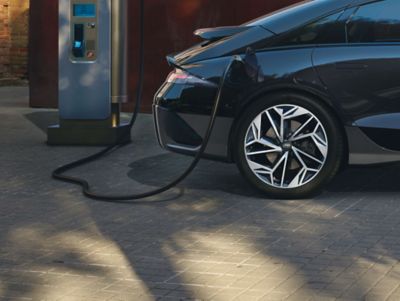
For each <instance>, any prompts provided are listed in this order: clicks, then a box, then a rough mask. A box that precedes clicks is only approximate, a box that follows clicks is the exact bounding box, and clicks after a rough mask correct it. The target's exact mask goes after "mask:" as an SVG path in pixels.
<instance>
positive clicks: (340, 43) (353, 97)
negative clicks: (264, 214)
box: [154, 0, 400, 198]
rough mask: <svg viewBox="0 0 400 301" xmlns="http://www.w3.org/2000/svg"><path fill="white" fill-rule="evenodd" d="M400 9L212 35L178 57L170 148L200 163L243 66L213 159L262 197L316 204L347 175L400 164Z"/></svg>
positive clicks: (350, 6)
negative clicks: (316, 196)
mask: <svg viewBox="0 0 400 301" xmlns="http://www.w3.org/2000/svg"><path fill="white" fill-rule="evenodd" d="M399 12H400V1H399V0H380V1H377V0H374V1H371V0H314V1H305V2H301V3H299V4H297V5H294V6H291V7H289V8H286V9H283V10H281V11H278V12H275V13H272V14H269V15H267V16H264V17H261V18H259V19H257V20H255V21H251V22H249V23H246V24H244V25H241V26H234V27H220V28H211V29H201V30H198V31H196V35H198V36H199V37H201V38H202V39H203V42H202V43H200V44H198V45H196V46H194V47H192V48H190V49H189V50H186V51H184V52H182V53H178V54H175V55H171V56H169V57H168V61H169V64H170V65H171V66H173V67H175V71H174V72H172V73H171V74H170V75H169V77H168V79H167V81H166V82H165V83H164V84H163V85H162V87H161V88H160V90H159V91H158V92H157V94H156V96H155V100H154V114H155V117H156V118H155V120H156V129H157V134H158V139H159V142H160V144H161V145H162V146H163V147H165V148H166V149H168V150H171V151H174V152H180V153H183V154H192V155H193V154H195V153H196V151H198V149H199V147H200V145H201V143H202V141H203V140H202V136H203V134H204V132H205V130H206V127H207V125H208V123H209V119H210V114H211V110H212V108H213V104H214V99H215V94H216V93H217V90H218V88H217V87H218V84H219V82H220V80H221V77H222V74H223V72H224V70H225V68H226V67H227V65H228V64H229V62H230V60H231V58H232V56H237V57H240V58H241V60H242V63H241V62H240V61H238V63H237V64H236V65H234V66H232V68H231V71H230V73H229V75H228V78H227V80H226V82H225V85H224V89H223V96H222V104H221V105H220V108H219V111H218V117H217V119H216V124H215V129H214V131H213V134H212V136H211V139H210V142H209V145H208V147H207V150H206V156H207V157H209V158H212V159H217V160H224V161H229V162H235V163H236V164H237V165H238V167H239V169H240V171H241V172H242V173H243V175H244V176H245V178H247V179H248V180H249V181H250V182H251V183H252V184H253V185H254V186H255V187H257V188H259V189H261V190H262V191H264V192H266V193H267V195H269V196H273V197H278V198H297V197H305V196H308V195H310V194H312V193H315V192H316V191H318V190H319V189H320V188H322V187H323V185H324V184H326V183H327V182H328V181H329V180H331V179H332V177H334V176H335V174H336V173H337V172H338V170H339V169H340V168H341V167H342V166H345V165H346V164H377V163H387V162H393V161H399V160H400V13H399Z"/></svg>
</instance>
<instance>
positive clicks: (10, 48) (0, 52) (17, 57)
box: [0, 0, 29, 79]
mask: <svg viewBox="0 0 400 301" xmlns="http://www.w3.org/2000/svg"><path fill="white" fill-rule="evenodd" d="M28 9H29V1H28V0H0V79H4V78H16V79H22V78H26V76H27V56H28V49H27V48H28V15H29V11H28Z"/></svg>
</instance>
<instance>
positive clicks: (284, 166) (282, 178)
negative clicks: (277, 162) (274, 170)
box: [281, 152, 289, 187]
mask: <svg viewBox="0 0 400 301" xmlns="http://www.w3.org/2000/svg"><path fill="white" fill-rule="evenodd" d="M284 158H285V160H284V163H283V171H282V177H281V187H283V184H284V183H285V175H286V168H287V163H288V159H289V153H288V152H287V153H286V154H285V155H284Z"/></svg>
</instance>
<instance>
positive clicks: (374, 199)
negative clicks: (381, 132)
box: [0, 88, 400, 301]
mask: <svg viewBox="0 0 400 301" xmlns="http://www.w3.org/2000/svg"><path fill="white" fill-rule="evenodd" d="M56 119H57V114H56V112H55V111H51V110H34V109H29V108H27V90H26V89H25V88H2V89H0V229H1V231H0V300H49V301H57V300H60V301H61V300H63V301H64V300H73V301H74V300H84V301H90V300H96V301H103V300H124V301H125V300H126V301H131V300H132V301H133V300H135V301H136V300H216V301H219V300H221V301H225V300H246V301H251V300H294V301H298V300H299V301H305V300H318V301H319V300H349V301H350V300H379V301H381V300H400V263H399V260H398V259H399V256H400V238H399V230H400V218H399V217H400V194H399V191H400V184H399V181H400V165H399V164H397V165H396V164H393V165H387V166H384V167H368V168H365V167H364V168H351V169H348V170H346V171H345V172H343V173H342V174H340V175H339V176H338V177H337V178H336V179H335V181H334V182H333V183H332V184H331V185H330V186H329V187H328V188H327V189H326V191H324V192H323V193H322V194H321V195H319V196H318V197H315V198H313V199H306V200H288V201H278V200H270V199H266V198H265V197H263V196H261V195H259V194H257V193H255V192H254V190H253V189H252V188H250V187H249V186H248V185H247V184H246V183H245V181H244V180H243V178H242V177H241V176H240V175H239V173H238V171H237V170H236V168H235V166H233V165H228V164H223V163H216V162H211V161H202V162H201V164H200V166H199V168H198V169H197V170H196V171H195V172H194V174H193V175H192V176H191V177H190V178H189V179H187V180H186V181H185V182H183V183H182V184H181V185H179V187H178V188H176V189H174V190H172V191H171V192H169V193H167V194H164V195H162V196H158V197H154V198H152V199H151V200H152V201H162V200H168V201H169V202H164V203H162V202H160V203H153V204H145V203H144V204H140V205H135V206H133V205H115V204H107V203H97V202H94V201H91V200H87V199H85V198H83V197H82V196H81V195H80V190H79V188H78V187H74V186H70V185H66V184H63V183H59V182H55V181H52V180H51V178H50V173H51V171H52V169H53V168H54V167H56V166H58V165H60V164H62V163H66V162H69V161H71V160H73V159H75V158H79V157H81V156H82V155H85V154H89V153H92V152H94V151H95V150H97V148H79V147H48V146H46V144H45V143H44V142H45V132H44V129H45V127H46V125H47V124H49V123H52V122H56ZM133 135H134V137H135V138H134V141H135V142H134V143H133V144H132V145H130V146H128V147H126V148H124V149H122V150H120V151H118V152H117V153H115V154H113V155H112V156H108V157H107V158H105V159H104V160H102V161H101V162H97V163H93V164H91V165H90V166H87V167H85V168H81V169H80V170H77V171H75V172H74V173H73V174H82V175H84V176H85V177H86V178H88V179H90V181H91V182H92V183H94V184H95V185H96V187H97V189H98V191H101V192H108V193H111V192H114V193H115V192H117V193H128V192H137V191H143V190H146V189H149V188H154V187H156V186H159V185H161V184H163V183H166V182H168V181H169V180H170V179H172V178H173V177H174V176H176V175H178V174H179V172H180V171H181V170H183V169H184V168H185V166H187V164H188V163H189V162H190V158H186V157H181V156H179V155H174V154H169V153H166V152H164V151H162V150H160V148H159V147H158V145H157V143H156V141H155V138H154V134H153V125H152V118H151V116H141V117H140V119H139V123H138V126H137V127H136V129H135V131H134V133H133Z"/></svg>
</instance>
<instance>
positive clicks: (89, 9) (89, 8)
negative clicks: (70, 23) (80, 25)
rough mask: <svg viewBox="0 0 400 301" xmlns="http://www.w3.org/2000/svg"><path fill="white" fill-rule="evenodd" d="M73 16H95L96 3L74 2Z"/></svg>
mask: <svg viewBox="0 0 400 301" xmlns="http://www.w3.org/2000/svg"><path fill="white" fill-rule="evenodd" d="M74 17H78V18H95V17H96V4H74Z"/></svg>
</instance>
